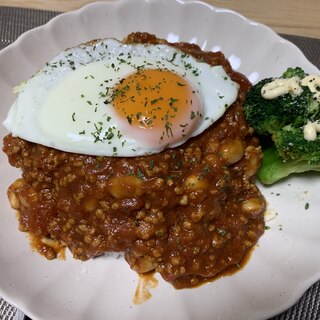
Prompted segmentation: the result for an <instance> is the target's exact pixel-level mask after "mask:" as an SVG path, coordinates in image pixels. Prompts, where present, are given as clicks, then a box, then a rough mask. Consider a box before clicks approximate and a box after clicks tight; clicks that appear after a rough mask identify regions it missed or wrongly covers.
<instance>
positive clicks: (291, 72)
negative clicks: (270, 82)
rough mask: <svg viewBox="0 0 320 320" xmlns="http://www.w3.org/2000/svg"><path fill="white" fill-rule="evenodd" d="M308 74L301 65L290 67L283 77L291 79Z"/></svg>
mask: <svg viewBox="0 0 320 320" xmlns="http://www.w3.org/2000/svg"><path fill="white" fill-rule="evenodd" d="M306 75H307V74H306V73H305V72H304V71H303V70H302V69H301V68H299V67H296V68H288V69H287V70H286V71H285V72H284V73H283V74H282V78H285V79H289V78H292V77H299V78H300V79H302V78H304V77H305V76H306Z"/></svg>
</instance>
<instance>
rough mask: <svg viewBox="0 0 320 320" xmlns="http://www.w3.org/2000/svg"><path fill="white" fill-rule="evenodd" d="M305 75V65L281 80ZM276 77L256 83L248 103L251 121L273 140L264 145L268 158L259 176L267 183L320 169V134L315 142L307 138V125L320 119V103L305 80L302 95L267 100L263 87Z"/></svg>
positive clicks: (256, 129) (265, 155)
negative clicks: (305, 133) (305, 134)
mask: <svg viewBox="0 0 320 320" xmlns="http://www.w3.org/2000/svg"><path fill="white" fill-rule="evenodd" d="M305 76H307V74H306V73H305V72H304V71H303V70H302V69H301V68H289V69H287V70H286V71H285V72H284V73H283V75H282V76H281V78H278V79H289V78H291V77H298V82H300V80H301V79H303V78H304V77H305ZM274 80H275V78H268V79H264V80H262V81H260V82H259V83H257V84H256V85H254V86H253V87H252V88H251V89H250V91H249V92H248V94H247V96H246V99H245V103H244V112H245V115H246V118H247V121H248V123H249V124H250V125H251V126H252V127H253V128H254V129H255V131H256V132H257V133H258V134H260V135H262V136H265V137H267V138H266V140H267V141H269V143H268V144H265V145H264V146H263V152H264V159H263V161H262V165H261V168H260V169H259V171H258V178H259V179H260V180H261V182H263V183H265V184H272V183H274V182H276V181H278V180H280V179H282V178H285V177H287V176H288V175H290V174H292V173H299V172H305V171H320V135H319V134H318V136H317V137H316V139H315V140H313V141H309V140H306V139H305V137H304V126H305V125H306V124H307V123H309V122H311V123H313V122H317V121H320V102H319V101H318V100H317V99H315V97H314V92H312V91H311V90H310V89H309V87H308V86H302V85H301V82H300V83H299V85H300V87H301V89H300V90H301V92H300V93H299V94H293V93H291V92H288V93H284V94H282V95H280V96H278V97H276V98H273V99H265V98H264V97H263V96H262V94H261V92H262V91H261V90H262V88H263V86H264V85H265V84H267V83H271V82H272V81H274ZM268 138H271V139H269V140H268ZM262 140H263V139H262ZM270 141H271V143H270Z"/></svg>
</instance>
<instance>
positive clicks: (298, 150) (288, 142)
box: [272, 125, 320, 168]
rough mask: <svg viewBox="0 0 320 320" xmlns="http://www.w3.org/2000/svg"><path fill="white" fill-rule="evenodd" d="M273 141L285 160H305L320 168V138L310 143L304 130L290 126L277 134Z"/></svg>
mask: <svg viewBox="0 0 320 320" xmlns="http://www.w3.org/2000/svg"><path fill="white" fill-rule="evenodd" d="M272 139H273V141H274V144H275V146H276V148H277V150H278V153H279V155H280V156H281V157H282V158H283V159H284V160H290V159H291V160H303V161H306V162H308V163H310V164H318V166H319V168H320V136H318V137H317V139H316V140H314V141H308V140H306V139H305V138H304V133H303V129H302V128H295V127H293V126H291V125H288V126H285V127H283V128H282V129H281V130H279V131H278V132H276V133H275V134H274V135H273V136H272Z"/></svg>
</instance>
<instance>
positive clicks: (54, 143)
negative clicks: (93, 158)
mask: <svg viewBox="0 0 320 320" xmlns="http://www.w3.org/2000/svg"><path fill="white" fill-rule="evenodd" d="M238 89H239V86H238V84H237V83H235V82H233V81H232V80H231V79H230V77H229V76H228V75H227V74H226V72H225V71H224V69H223V68H222V67H221V66H211V65H209V64H207V63H204V62H201V61H197V60H196V59H195V58H193V57H192V56H190V55H188V54H186V53H184V52H182V51H180V50H178V49H176V48H174V47H172V46H169V45H165V44H158V45H145V44H124V43H122V42H120V41H117V40H115V39H104V40H101V41H97V42H95V43H94V44H93V43H91V44H83V45H80V46H77V47H74V48H71V49H68V50H65V51H63V52H61V53H60V54H59V55H58V56H56V57H55V58H54V59H52V60H51V61H50V62H48V63H47V64H46V66H45V67H44V68H43V69H41V70H40V71H39V72H37V73H36V74H35V75H34V76H33V77H31V78H30V79H29V80H27V81H26V82H24V83H22V84H21V85H19V86H18V87H16V89H15V91H16V93H17V98H16V100H15V102H14V104H13V105H12V107H11V108H10V110H9V113H8V116H7V118H6V120H5V121H4V123H3V124H4V126H5V127H6V128H7V129H8V130H9V131H10V132H11V133H12V135H13V136H18V137H20V138H22V139H25V140H28V141H30V142H34V143H38V144H42V145H44V146H48V147H53V148H55V149H58V150H61V151H66V152H75V153H82V154H89V155H97V156H127V157H130V156H138V155H147V154H152V153H158V152H161V151H162V150H163V149H165V148H168V147H170V148H171V147H176V146H179V145H181V144H183V143H184V142H185V141H187V140H188V139H189V138H190V137H195V136H197V135H199V134H200V133H202V132H203V131H204V130H206V129H207V128H208V127H209V126H210V125H212V124H213V123H214V122H215V121H217V120H218V119H219V118H220V117H221V116H222V115H223V114H224V112H225V110H226V109H227V108H228V107H229V106H230V105H231V104H232V103H233V102H234V101H235V100H236V98H237V94H238Z"/></svg>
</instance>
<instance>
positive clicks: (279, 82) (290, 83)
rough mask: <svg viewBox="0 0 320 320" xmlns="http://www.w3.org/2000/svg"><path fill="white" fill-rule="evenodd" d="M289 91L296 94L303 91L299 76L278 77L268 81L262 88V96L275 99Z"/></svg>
mask: <svg viewBox="0 0 320 320" xmlns="http://www.w3.org/2000/svg"><path fill="white" fill-rule="evenodd" d="M289 92H290V93H292V94H293V95H296V96H297V95H299V94H301V93H302V88H301V87H300V78H299V77H292V78H289V79H282V78H280V79H276V80H274V81H271V82H269V83H266V84H265V85H264V86H263V87H262V89H261V95H262V97H263V98H265V99H268V100H269V99H275V98H277V97H280V96H282V95H284V94H287V93H289Z"/></svg>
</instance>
